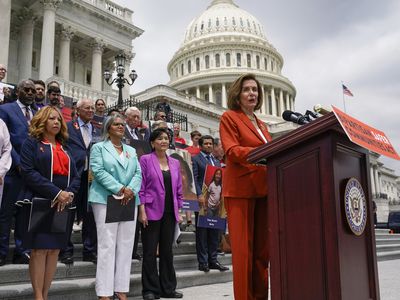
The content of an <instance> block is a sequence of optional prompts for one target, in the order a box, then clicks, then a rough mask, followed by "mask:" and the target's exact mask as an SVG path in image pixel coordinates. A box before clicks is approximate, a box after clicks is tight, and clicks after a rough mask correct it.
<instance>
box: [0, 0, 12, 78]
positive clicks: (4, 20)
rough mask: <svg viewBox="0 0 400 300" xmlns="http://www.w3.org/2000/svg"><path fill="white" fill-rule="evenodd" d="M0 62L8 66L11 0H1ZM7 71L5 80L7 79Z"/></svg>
mask: <svg viewBox="0 0 400 300" xmlns="http://www.w3.org/2000/svg"><path fill="white" fill-rule="evenodd" d="M0 11H1V18H0V45H1V47H0V63H1V64H3V65H5V66H6V67H7V68H8V66H7V65H8V49H9V48H10V27H11V1H10V0H0ZM6 79H7V73H6V78H4V81H7V80H6Z"/></svg>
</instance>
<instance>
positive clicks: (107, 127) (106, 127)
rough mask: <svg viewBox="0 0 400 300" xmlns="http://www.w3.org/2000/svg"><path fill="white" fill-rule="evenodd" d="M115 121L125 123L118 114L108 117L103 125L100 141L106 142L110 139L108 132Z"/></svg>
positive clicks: (122, 117)
mask: <svg viewBox="0 0 400 300" xmlns="http://www.w3.org/2000/svg"><path fill="white" fill-rule="evenodd" d="M116 119H121V120H123V121H124V122H125V118H124V116H123V115H121V114H119V113H115V114H112V115H109V116H108V117H107V118H106V119H105V120H104V123H103V128H102V130H101V132H102V134H101V139H102V140H103V141H107V140H108V139H109V138H110V134H109V133H108V131H109V130H110V127H111V125H112V124H113V123H114V121H115V120H116Z"/></svg>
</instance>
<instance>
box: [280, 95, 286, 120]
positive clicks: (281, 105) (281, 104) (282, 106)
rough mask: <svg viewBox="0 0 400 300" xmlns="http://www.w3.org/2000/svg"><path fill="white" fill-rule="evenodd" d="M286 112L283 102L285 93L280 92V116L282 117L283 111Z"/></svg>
mask: <svg viewBox="0 0 400 300" xmlns="http://www.w3.org/2000/svg"><path fill="white" fill-rule="evenodd" d="M284 110H285V102H284V100H283V91H282V90H280V91H279V116H281V115H282V113H283V111H284Z"/></svg>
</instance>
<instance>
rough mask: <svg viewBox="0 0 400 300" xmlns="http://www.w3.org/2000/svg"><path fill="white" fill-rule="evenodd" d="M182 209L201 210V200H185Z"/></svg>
mask: <svg viewBox="0 0 400 300" xmlns="http://www.w3.org/2000/svg"><path fill="white" fill-rule="evenodd" d="M182 202H183V205H182V210H190V211H199V210H200V207H199V201H197V200H183V201H182Z"/></svg>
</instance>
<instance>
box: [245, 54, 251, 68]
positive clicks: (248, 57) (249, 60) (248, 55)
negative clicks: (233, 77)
mask: <svg viewBox="0 0 400 300" xmlns="http://www.w3.org/2000/svg"><path fill="white" fill-rule="evenodd" d="M246 58H247V67H248V68H251V55H250V54H247V55H246Z"/></svg>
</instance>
